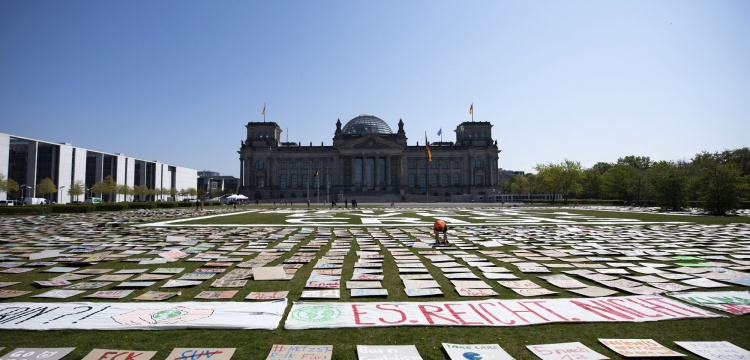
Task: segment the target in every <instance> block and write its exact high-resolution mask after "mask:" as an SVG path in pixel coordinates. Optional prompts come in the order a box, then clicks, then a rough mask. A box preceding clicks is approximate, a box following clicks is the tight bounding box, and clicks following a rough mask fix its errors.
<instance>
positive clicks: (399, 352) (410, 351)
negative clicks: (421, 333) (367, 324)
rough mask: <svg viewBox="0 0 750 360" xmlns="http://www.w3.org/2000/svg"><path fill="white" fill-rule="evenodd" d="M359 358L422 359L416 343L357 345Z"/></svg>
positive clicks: (372, 359) (365, 359)
mask: <svg viewBox="0 0 750 360" xmlns="http://www.w3.org/2000/svg"><path fill="white" fill-rule="evenodd" d="M357 358H358V359H359V360H384V359H398V360H422V357H421V356H419V351H417V347H416V346H414V345H383V346H371V345H357Z"/></svg>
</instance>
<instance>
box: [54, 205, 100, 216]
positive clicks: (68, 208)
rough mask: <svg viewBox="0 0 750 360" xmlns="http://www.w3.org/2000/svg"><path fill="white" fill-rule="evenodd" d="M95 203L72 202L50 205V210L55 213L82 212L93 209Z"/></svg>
mask: <svg viewBox="0 0 750 360" xmlns="http://www.w3.org/2000/svg"><path fill="white" fill-rule="evenodd" d="M94 208H95V205H91V204H73V205H57V206H52V212H53V213H55V214H83V213H88V212H92V211H94Z"/></svg>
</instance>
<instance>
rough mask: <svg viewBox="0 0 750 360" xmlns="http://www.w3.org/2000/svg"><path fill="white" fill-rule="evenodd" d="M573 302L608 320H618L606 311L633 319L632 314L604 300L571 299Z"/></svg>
mask: <svg viewBox="0 0 750 360" xmlns="http://www.w3.org/2000/svg"><path fill="white" fill-rule="evenodd" d="M585 301H591V302H592V303H593V304H587V303H586V302H585ZM570 303H571V304H574V305H576V306H578V307H580V308H582V309H584V310H586V311H589V312H592V313H594V314H596V315H599V316H601V317H603V318H605V319H607V320H617V319H616V318H613V317H611V316H607V315H606V314H605V313H609V314H611V315H614V316H619V317H621V318H623V319H626V320H633V317H632V316H629V315H627V314H624V313H621V312H619V311H617V310H615V309H613V308H611V307H609V306H607V305H606V304H604V303H603V302H600V301H596V300H570ZM597 305H598V306H597Z"/></svg>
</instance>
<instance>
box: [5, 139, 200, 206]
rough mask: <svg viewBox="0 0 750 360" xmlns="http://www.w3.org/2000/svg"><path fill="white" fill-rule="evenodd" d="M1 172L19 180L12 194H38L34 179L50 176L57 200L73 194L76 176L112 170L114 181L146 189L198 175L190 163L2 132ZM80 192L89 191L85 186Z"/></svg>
mask: <svg viewBox="0 0 750 360" xmlns="http://www.w3.org/2000/svg"><path fill="white" fill-rule="evenodd" d="M0 174H3V175H4V176H5V177H6V178H9V179H13V180H15V181H16V182H17V183H18V184H19V185H20V187H21V189H20V191H19V194H12V196H11V198H17V199H22V198H24V197H37V196H36V186H37V184H39V182H41V181H42V180H43V179H45V178H50V179H51V180H52V182H53V183H54V184H55V186H56V187H57V193H56V194H52V201H54V202H57V203H60V204H65V203H69V202H71V201H73V200H75V199H74V198H73V197H72V196H70V195H68V189H70V187H71V185H72V184H74V183H75V182H76V181H79V180H80V181H83V182H84V184H85V186H86V189H91V187H92V186H93V185H94V184H96V183H99V182H102V180H103V179H104V178H106V177H107V176H112V178H113V179H114V180H115V182H116V183H117V184H127V185H128V186H130V187H131V188H132V187H133V186H136V185H141V186H142V185H145V186H147V187H148V188H149V189H161V188H165V189H171V188H175V189H177V190H181V189H188V188H195V186H196V181H197V178H198V172H197V170H195V169H189V168H184V167H179V166H174V165H169V164H164V163H162V162H159V161H151V160H142V159H137V158H134V157H130V156H125V155H123V154H113V153H106V152H102V151H95V150H89V149H84V148H80V147H77V146H73V145H71V144H68V143H53V142H48V141H42V140H36V139H31V138H26V137H21V136H15V135H10V134H4V133H0ZM85 196H86V197H88V196H89V193H88V191H87V192H86V194H85ZM105 196H106V195H105ZM8 198H9V197H8V194H7V193H0V200H7V199H8ZM81 200H82V199H81ZM106 200H112V201H124V200H126V199H125V198H124V197H123V195H116V198H115V199H106Z"/></svg>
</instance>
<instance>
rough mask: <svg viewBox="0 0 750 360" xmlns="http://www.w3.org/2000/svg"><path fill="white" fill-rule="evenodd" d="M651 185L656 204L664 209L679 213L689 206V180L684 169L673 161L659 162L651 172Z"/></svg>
mask: <svg viewBox="0 0 750 360" xmlns="http://www.w3.org/2000/svg"><path fill="white" fill-rule="evenodd" d="M648 180H649V184H650V185H651V188H652V189H653V195H654V199H655V200H656V204H657V205H659V207H661V208H662V209H666V210H672V211H678V210H680V209H682V208H684V207H685V206H686V205H687V194H688V192H687V188H688V178H687V174H686V172H685V169H684V167H683V168H681V167H680V166H678V164H675V163H673V162H671V161H659V162H656V163H654V164H653V166H652V167H651V169H650V170H649V176H648Z"/></svg>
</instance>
